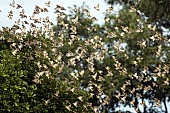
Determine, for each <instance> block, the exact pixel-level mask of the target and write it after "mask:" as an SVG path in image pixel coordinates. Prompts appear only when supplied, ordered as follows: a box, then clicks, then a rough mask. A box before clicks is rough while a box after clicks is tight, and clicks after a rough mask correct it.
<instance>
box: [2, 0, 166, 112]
mask: <svg viewBox="0 0 170 113" xmlns="http://www.w3.org/2000/svg"><path fill="white" fill-rule="evenodd" d="M45 5H46V7H40V6H38V5H35V8H34V11H33V13H32V15H31V16H28V15H26V13H25V10H24V8H23V7H22V5H20V4H16V3H15V1H14V0H12V2H11V3H10V7H12V8H15V9H17V10H20V13H19V17H20V18H19V19H18V20H16V21H15V23H14V25H13V26H12V27H11V28H9V29H10V30H11V31H12V32H13V33H16V35H17V36H18V37H19V38H21V39H22V37H23V36H25V35H26V29H27V27H26V26H27V25H29V26H30V29H31V30H32V31H35V32H34V34H33V36H34V37H36V36H37V35H38V34H42V33H47V34H48V35H50V37H53V36H54V34H55V33H54V31H53V29H51V28H52V27H54V24H53V22H51V21H50V18H49V16H46V17H44V18H36V15H38V14H40V13H46V12H49V10H48V8H49V7H50V5H51V1H47V2H45ZM94 9H95V10H96V11H100V5H99V4H97V5H96V6H95V7H94ZM134 10H135V9H133V8H132V11H134ZM65 11H66V9H65V8H64V7H62V6H60V5H56V7H55V8H54V13H55V14H57V19H59V18H60V19H62V18H64V17H65V16H66V14H65ZM112 11H113V7H112V6H110V7H108V9H107V10H106V12H107V13H109V14H111V13H112ZM0 12H2V10H0ZM137 12H138V13H139V11H137ZM83 13H84V14H86V15H87V16H88V17H89V18H91V19H92V20H94V21H97V18H96V17H93V16H92V15H91V14H90V11H89V10H88V9H83ZM13 16H14V13H13V11H12V10H10V11H9V12H8V16H7V17H8V18H9V19H10V20H12V19H13ZM28 19H29V20H28ZM104 19H105V21H106V22H109V21H110V18H108V17H105V18H104ZM78 20H79V18H78V16H77V17H75V18H73V19H71V21H72V22H73V23H74V24H76V23H78ZM120 21H121V20H120ZM137 21H139V20H137ZM37 24H38V25H37ZM61 24H62V25H63V26H64V27H65V28H67V29H71V31H73V34H76V30H77V28H76V27H75V26H71V27H70V28H68V24H66V23H64V21H62V22H61ZM42 25H43V26H42ZM149 28H150V29H153V30H155V28H154V27H153V28H152V27H151V26H149ZM87 30H91V29H88V28H87ZM115 30H119V28H118V27H115ZM123 30H124V32H125V33H126V32H129V30H128V28H123ZM17 31H20V32H17ZM1 32H2V31H1ZM139 32H141V31H139ZM58 35H59V39H60V38H61V40H62V38H64V36H63V35H62V32H61V33H59V34H58ZM109 35H110V36H113V35H114V36H115V34H114V33H113V32H111V33H110V34H109ZM120 35H121V36H124V33H122V34H120ZM155 37H156V36H155ZM73 38H76V36H73ZM150 38H151V39H153V40H155V38H154V36H153V37H150ZM158 38H159V37H158ZM51 40H53V39H51ZM53 41H54V40H53ZM73 41H74V39H73V40H71V41H70V42H68V44H69V45H72V44H73ZM54 42H55V41H54ZM94 42H98V43H99V44H98V45H95V43H94ZM89 44H91V45H92V44H94V46H93V47H94V48H98V47H103V45H104V43H103V42H102V40H101V39H100V37H98V36H96V37H94V39H88V40H86V41H85V45H89ZM138 44H139V45H140V46H141V47H142V48H145V47H146V41H143V42H138ZM58 45H60V46H63V44H62V42H61V43H60V42H59V43H58ZM119 45H120V44H118V47H119ZM13 46H16V45H15V44H13ZM118 47H117V48H118ZM19 48H20V49H21V48H22V46H21V45H20V46H19ZM79 49H81V53H78V52H77V53H78V54H79V55H78V56H76V57H75V58H70V60H69V61H68V65H73V66H75V65H76V64H75V60H76V59H80V58H82V57H83V55H84V54H85V52H87V50H86V48H84V47H81V46H80V47H79ZM123 49H124V48H121V50H123ZM17 51H19V50H14V51H13V53H12V54H13V55H15V54H17ZM52 51H56V49H55V48H52ZM107 52H108V50H104V51H102V52H101V53H99V52H96V53H94V56H95V55H100V57H98V56H97V58H99V60H100V59H102V56H104V55H105V54H107ZM160 52H161V45H160V46H159V47H158V54H160ZM42 54H43V56H45V57H46V58H47V59H48V58H49V57H48V54H47V52H46V51H43V52H42ZM70 56H74V53H72V52H71V51H69V52H68V53H67V57H70ZM61 57H62V54H59V55H58V56H57V59H56V60H55V61H49V62H50V63H51V65H53V67H54V68H56V67H57V65H58V64H57V63H56V64H54V62H60V60H61ZM95 57H96V56H95ZM92 58H93V57H92ZM92 58H88V59H86V61H87V62H88V64H89V65H88V68H89V70H90V71H91V72H93V73H94V70H95V69H94V67H93V66H94V62H93V60H92ZM126 58H127V59H128V56H126ZM113 60H114V61H115V64H114V66H115V67H116V70H121V71H120V73H121V74H122V75H123V76H124V75H126V74H127V70H126V69H125V68H123V67H121V63H120V62H119V61H118V60H117V59H116V58H115V57H113ZM141 60H142V58H138V59H137V60H136V61H134V64H135V65H137V63H138V62H137V61H141ZM37 65H38V66H39V67H42V66H41V64H40V63H38V64H37ZM61 65H62V66H61V68H60V70H59V71H60V72H61V71H62V68H63V67H64V64H62V63H61ZM43 66H44V65H43ZM44 67H45V68H48V67H47V66H44ZM106 70H107V71H108V75H107V76H113V74H112V71H111V69H110V67H108V66H107V67H106ZM146 72H147V68H146V69H144V70H143V74H146ZM44 73H46V75H47V74H49V72H48V71H47V72H45V71H43V72H38V73H37V76H38V77H39V76H42V75H43V74H44ZM84 73H85V71H84V70H82V71H80V72H79V74H76V73H70V75H71V76H73V77H74V78H76V79H78V76H79V75H80V76H82V75H83V74H84ZM98 73H100V74H102V73H103V72H102V71H101V70H99V71H98ZM160 76H161V75H160ZM131 77H132V78H136V79H138V78H139V76H137V73H135V74H134V75H132V76H131ZM92 78H93V79H94V80H98V81H104V78H103V77H99V78H97V73H94V74H93V75H92ZM139 79H146V81H149V80H150V79H151V78H144V77H142V76H141V78H139ZM35 82H37V81H36V80H35ZM111 84H112V83H111ZM130 84H131V83H130V81H129V80H127V81H125V84H124V85H123V86H122V87H121V90H122V91H124V92H125V88H126V86H128V85H130ZM92 85H94V84H91V85H89V89H93V88H92ZM154 85H155V87H157V85H156V84H154ZM165 85H169V79H166V81H165ZM95 86H96V87H98V89H99V90H100V91H102V89H101V86H97V85H96V84H95ZM112 86H113V87H114V85H113V84H112ZM141 87H143V88H144V89H145V90H146V91H147V90H151V87H144V86H142V85H141V86H140V85H139V86H138V89H140V88H141ZM135 90H136V89H134V88H133V89H131V90H129V92H131V94H133V93H134V92H135ZM71 91H72V92H74V88H73V89H71ZM58 93H59V92H57V93H56V95H58ZM102 94H103V93H102ZM92 95H93V94H92ZM116 97H117V98H118V99H120V100H122V101H123V102H125V101H126V97H127V94H126V93H123V94H120V93H118V94H117V95H116ZM138 97H141V95H140V94H138V95H137V97H136V98H138ZM78 99H79V100H80V101H82V100H83V98H82V97H81V96H80V97H78ZM108 100H109V99H108V98H107V101H108ZM44 101H45V104H48V102H49V101H50V100H44ZM107 101H105V102H106V103H107ZM155 101H157V103H158V102H159V101H158V100H155ZM77 103H78V102H75V103H73V104H74V106H77ZM130 103H131V104H132V105H134V103H135V100H132V101H131V102H130ZM144 104H145V103H144V102H142V103H141V105H144ZM158 105H159V104H158ZM66 108H67V109H68V110H71V104H70V105H69V106H66ZM94 110H95V111H96V112H97V108H95V109H94ZM136 110H138V108H137V109H136Z"/></svg>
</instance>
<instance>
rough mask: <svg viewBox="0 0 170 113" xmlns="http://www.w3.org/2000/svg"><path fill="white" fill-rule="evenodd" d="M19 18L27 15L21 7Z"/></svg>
mask: <svg viewBox="0 0 170 113" xmlns="http://www.w3.org/2000/svg"><path fill="white" fill-rule="evenodd" d="M19 16H20V17H21V18H27V15H25V10H24V9H22V11H21V12H20V15H19Z"/></svg>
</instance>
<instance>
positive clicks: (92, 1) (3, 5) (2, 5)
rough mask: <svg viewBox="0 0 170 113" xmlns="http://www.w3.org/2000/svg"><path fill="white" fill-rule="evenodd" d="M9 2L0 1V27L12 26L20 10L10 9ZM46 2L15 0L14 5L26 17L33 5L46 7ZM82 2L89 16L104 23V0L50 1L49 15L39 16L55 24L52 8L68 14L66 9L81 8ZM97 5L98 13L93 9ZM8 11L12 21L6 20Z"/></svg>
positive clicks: (105, 5) (30, 13) (5, 0)
mask: <svg viewBox="0 0 170 113" xmlns="http://www.w3.org/2000/svg"><path fill="white" fill-rule="evenodd" d="M11 1H12V0H1V1H0V10H2V12H0V16H1V19H0V23H1V24H0V27H2V26H11V25H13V23H14V21H16V20H17V19H18V15H19V12H20V11H21V9H14V8H12V7H10V6H9V4H10V3H11ZM47 1H48V0H15V4H20V5H21V6H23V8H24V9H25V12H26V14H27V15H28V16H31V15H32V12H33V10H34V7H35V5H38V6H40V7H46V6H45V2H47ZM96 1H97V2H96ZM83 2H85V3H86V5H88V6H89V7H90V12H91V15H93V16H95V17H97V18H98V22H99V23H101V22H104V20H103V13H102V12H105V10H106V9H107V4H106V3H105V2H104V0H51V7H50V8H49V13H46V14H43V15H40V16H46V15H48V16H49V17H50V20H51V21H52V22H54V23H55V22H56V15H54V13H53V12H54V8H55V6H56V4H58V5H61V6H63V7H65V8H66V9H67V11H66V12H68V7H72V6H73V5H77V6H81V5H82V4H83ZM98 3H99V4H100V11H96V10H95V9H94V6H96V5H97V4H98ZM10 10H13V13H14V17H13V20H9V19H8V18H7V15H8V12H9V11H10Z"/></svg>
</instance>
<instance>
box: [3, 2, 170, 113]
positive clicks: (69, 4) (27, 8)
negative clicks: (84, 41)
mask: <svg viewBox="0 0 170 113" xmlns="http://www.w3.org/2000/svg"><path fill="white" fill-rule="evenodd" d="M11 1H12V0H0V10H1V11H2V12H0V17H1V18H0V29H1V28H2V26H4V27H6V26H8V27H10V26H12V25H13V24H14V22H15V21H16V20H18V19H19V16H18V15H19V12H20V11H21V9H14V8H12V7H10V6H9V4H10V3H11ZM47 1H48V0H15V4H20V5H21V6H22V7H23V8H24V9H25V13H26V15H27V16H31V15H32V13H33V10H34V7H35V5H38V6H40V7H46V5H45V2H47ZM83 2H85V3H86V5H88V6H89V8H90V13H91V15H92V16H94V17H96V18H97V19H98V23H103V22H104V14H103V12H105V11H106V9H107V8H108V5H107V4H106V3H105V2H104V0H51V7H50V8H49V13H46V14H43V15H40V17H46V16H49V18H50V20H51V21H52V22H53V23H54V24H56V15H55V14H54V13H53V12H54V8H55V6H56V4H58V5H61V6H63V7H65V8H66V13H68V12H69V11H68V7H72V6H73V5H77V6H81V5H82V4H83ZM98 3H99V7H100V11H97V10H95V9H94V6H96V5H97V4H98ZM118 9H119V8H118V7H114V11H115V12H116V11H117V10H118ZM10 10H13V13H14V17H13V20H9V19H8V18H7V15H8V12H9V11H10ZM167 104H170V103H167ZM169 106H170V105H169ZM122 107H123V106H122ZM121 109H124V108H121ZM126 109H130V108H126ZM118 110H119V109H118ZM131 111H132V112H134V113H135V111H134V110H133V109H131ZM168 111H169V112H170V108H169V110H168Z"/></svg>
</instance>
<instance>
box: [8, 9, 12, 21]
mask: <svg viewBox="0 0 170 113" xmlns="http://www.w3.org/2000/svg"><path fill="white" fill-rule="evenodd" d="M12 17H13V11H12V10H11V11H9V12H8V18H9V19H12Z"/></svg>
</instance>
